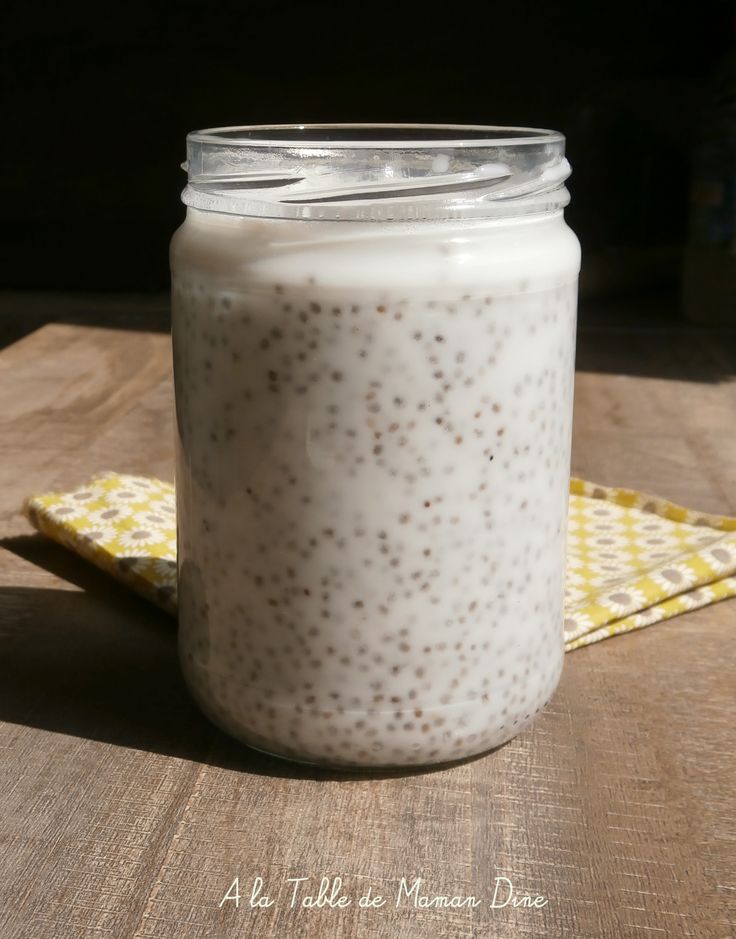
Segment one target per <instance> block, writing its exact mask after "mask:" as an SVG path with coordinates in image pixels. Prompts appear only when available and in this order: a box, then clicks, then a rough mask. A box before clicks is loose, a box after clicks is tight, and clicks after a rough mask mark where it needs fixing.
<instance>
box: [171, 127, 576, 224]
mask: <svg viewBox="0 0 736 939" xmlns="http://www.w3.org/2000/svg"><path fill="white" fill-rule="evenodd" d="M299 133H302V134H304V136H303V137H302V138H299ZM291 136H294V137H297V138H299V139H294V140H292V139H288V138H289V137H291ZM261 138H266V139H261ZM445 138H446V139H445ZM186 169H187V171H188V177H189V179H188V185H187V187H186V189H185V190H184V193H183V196H182V198H183V201H184V202H185V204H186V205H187V206H190V207H192V208H194V209H199V210H203V211H209V212H217V213H220V214H227V215H234V216H249V217H258V218H283V219H303V220H314V221H341V222H344V221H347V222H393V223H400V222H417V221H437V220H442V219H471V218H477V219H494V218H498V219H508V218H516V217H523V216H530V215H533V216H537V215H547V214H551V213H554V212H556V211H559V210H561V209H562V208H563V207H564V206H565V205H567V203H568V201H569V195H568V192H567V189H566V188H565V185H564V182H565V180H566V179H567V177H568V176H569V174H570V166H569V163H568V162H567V160H566V159H565V157H564V138H563V137H562V135H560V134H557V133H555V132H554V131H538V130H527V129H523V128H522V129H519V128H467V127H461V128H450V127H417V126H412V125H405V126H397V127H393V128H384V127H381V128H375V127H373V125H352V126H348V125H323V126H321V127H311V128H310V127H303V126H302V127H299V128H283V127H282V128H277V127H271V128H221V129H219V130H216V131H202V132H195V133H194V134H190V135H189V138H188V159H187V163H186Z"/></svg>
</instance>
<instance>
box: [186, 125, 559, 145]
mask: <svg viewBox="0 0 736 939" xmlns="http://www.w3.org/2000/svg"><path fill="white" fill-rule="evenodd" d="M564 140H565V138H564V136H563V135H562V134H561V133H559V132H558V131H555V130H548V129H546V128H541V127H510V126H509V127H506V126H503V125H494V124H488V125H483V124H341V123H338V124H244V125H240V126H233V127H209V128H205V129H202V130H195V131H192V132H191V133H189V134H188V135H187V141H188V142H189V143H190V144H200V145H207V146H218V145H220V146H223V147H232V146H234V145H235V146H237V145H238V144H242V145H244V146H251V147H269V148H274V149H277V148H282V147H283V148H285V149H294V148H300V149H302V148H304V149H307V148H310V147H314V148H318V149H326V150H329V149H333V148H334V149H342V148H349V149H357V148H367V149H370V148H376V149H381V150H384V149H391V148H396V149H403V148H406V147H412V148H413V149H425V148H426V149H434V148H439V149H443V148H447V147H483V146H487V147H494V148H495V147H519V146H524V145H532V146H533V145H539V144H564Z"/></svg>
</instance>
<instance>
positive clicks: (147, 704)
mask: <svg viewBox="0 0 736 939" xmlns="http://www.w3.org/2000/svg"><path fill="white" fill-rule="evenodd" d="M0 548H5V549H6V550H8V551H10V552H12V553H14V554H16V555H18V556H20V557H23V558H25V559H26V560H29V561H31V562H32V563H34V564H36V565H38V566H40V567H43V568H45V569H46V570H49V571H51V572H52V573H53V574H56V575H57V576H59V577H61V578H63V579H64V580H66V581H68V582H69V584H70V585H74V586H70V587H69V589H59V590H57V589H46V588H37V587H27V586H0V720H2V721H7V722H9V723H11V724H21V725H25V726H28V727H37V728H40V729H42V730H48V731H52V732H54V733H60V734H69V735H71V736H74V737H82V738H85V739H89V740H98V741H102V742H105V743H112V744H115V745H117V746H121V747H131V748H134V749H137V750H146V751H150V752H155V753H161V754H165V755H167V756H175V757H178V758H180V759H186V760H192V761H195V762H201V763H207V764H210V765H214V766H219V767H221V768H224V769H231V770H236V771H241V772H245V773H253V774H256V775H260V776H279V777H285V778H300V779H314V780H324V779H332V780H343V781H347V782H349V781H351V780H360V779H366V778H377V777H394V776H406V775H416V774H418V773H426V772H429V771H431V769H432V768H430V769H409V770H406V769H403V770H380V771H375V772H374V771H371V772H350V771H333V770H327V769H322V768H319V767H312V766H306V765H300V764H297V763H291V762H288V761H286V760H281V759H278V758H275V757H269V756H267V755H265V754H260V753H259V752H257V751H255V750H252V749H250V748H248V747H245V746H243V745H241V744H238V743H237V742H236V741H233V740H231V739H230V738H229V737H227V736H225V735H224V734H223V733H221V732H220V731H218V730H217V728H216V727H214V725H213V724H211V723H210V722H209V721H208V720H207V719H206V718H205V717H204V716H203V715H202V714H201V713H200V711H199V710H198V709H197V707H196V706H195V704H194V703H193V701H192V699H191V698H190V697H189V694H188V692H187V689H186V687H185V685H184V681H183V679H182V677H181V674H180V672H179V665H178V660H177V654H176V625H175V623H174V621H173V620H172V618H171V617H170V616H168V615H167V614H165V613H163V612H160V611H158V610H157V609H156V608H155V607H153V606H152V605H151V604H149V603H146V602H145V601H143V600H140V599H139V598H138V597H136V596H135V595H134V594H132V593H131V592H130V591H129V590H127V589H126V588H124V587H122V586H121V585H120V584H118V583H116V582H115V581H114V580H112V579H111V578H110V577H108V576H107V575H106V574H104V573H103V572H101V571H98V570H96V569H95V568H94V567H92V566H91V565H89V564H86V563H85V562H83V561H81V560H80V559H79V558H77V557H75V556H74V555H73V554H72V553H71V552H69V551H66V550H65V549H63V548H61V547H59V546H58V545H56V544H54V543H53V542H51V541H49V540H48V539H46V538H43V537H42V536H40V535H27V536H21V537H16V538H6V539H0ZM75 586H76V587H77V588H81V589H74V587H75ZM444 768H446V766H445V767H444Z"/></svg>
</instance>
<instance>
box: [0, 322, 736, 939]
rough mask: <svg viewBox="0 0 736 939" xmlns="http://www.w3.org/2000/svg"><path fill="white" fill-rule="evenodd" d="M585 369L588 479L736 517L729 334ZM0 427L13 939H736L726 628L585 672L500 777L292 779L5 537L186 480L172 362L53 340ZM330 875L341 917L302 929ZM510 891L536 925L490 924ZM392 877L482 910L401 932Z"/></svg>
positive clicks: (516, 917)
mask: <svg viewBox="0 0 736 939" xmlns="http://www.w3.org/2000/svg"><path fill="white" fill-rule="evenodd" d="M138 325H140V324H138ZM579 365H580V372H579V376H578V384H577V405H576V408H577V410H576V418H575V447H574V471H575V472H576V473H577V474H579V475H583V476H586V477H588V478H591V479H595V480H597V481H600V482H602V483H607V484H618V485H623V486H636V487H642V488H647V489H650V490H653V491H655V492H658V493H660V494H661V495H664V496H667V497H670V498H672V499H674V500H679V501H682V502H685V503H686V504H689V505H691V506H694V507H698V508H700V509H703V510H706V511H707V510H711V511H714V512H723V513H731V514H736V434H734V417H735V416H736V382H735V381H734V376H736V343H735V341H734V334H733V332H731V333H728V332H721V333H719V334H715V333H713V334H709V333H707V332H705V331H698V330H689V329H682V330H675V331H672V330H669V331H668V330H663V329H661V328H658V327H657V328H652V329H651V330H649V329H642V328H638V327H632V328H624V329H616V328H608V327H590V328H583V329H582V330H581V340H580V354H579ZM0 404H1V411H0V446H1V447H2V451H1V452H2V459H1V460H0V483H1V485H0V499H1V500H2V502H1V503H0V525H1V529H0V535H1V536H2V542H1V545H2V550H1V552H0V553H1V559H0V643H1V644H0V720H1V721H2V723H0V753H1V754H2V758H1V760H0V773H1V774H2V784H1V785H0V845H1V847H0V892H1V894H2V907H1V908H0V921H1V923H0V936H2V937H3V939H15V937H28V939H31V937H32V939H49V937H54V939H91V937H95V939H100V937H103V939H104V937H107V936H110V937H121V939H139V937H156V939H169V937H170V939H195V937H197V939H198V937H203V936H213V937H218V939H219V937H228V939H229V937H239V936H259V937H260V936H263V937H269V936H273V937H279V939H283V937H288V939H291V937H310V939H312V937H322V936H325V937H347V939H360V937H391V939H409V937H417V939H435V937H437V939H455V937H478V939H480V937H500V939H503V937H515V939H517V937H544V939H547V937H549V939H554V937H565V939H588V937H590V939H604V937H611V939H620V937H629V936H632V937H654V936H661V937H662V939H669V937H679V936H697V937H701V936H702V937H706V939H720V937H724V939H725V937H727V936H732V935H734V930H735V929H736V926H735V924H736V874H735V869H736V805H735V802H736V798H735V794H734V793H735V789H734V780H735V779H736V723H735V722H734V696H735V695H734V693H735V691H736V678H735V677H734V676H735V675H736V671H735V666H736V642H735V641H734V621H735V619H736V603H734V602H733V601H731V602H726V603H722V604H721V605H718V606H714V607H711V608H707V609H704V610H701V611H698V612H696V613H690V614H688V615H687V616H682V617H680V618H678V619H675V620H673V621H670V622H667V623H663V624H660V625H657V626H654V627H652V628H651V629H648V630H644V631H642V632H640V633H637V634H633V635H629V636H625V637H621V638H617V639H613V640H611V641H608V642H604V643H601V644H598V645H595V646H592V647H590V648H587V649H583V650H580V651H577V652H574V653H572V654H570V655H569V656H568V657H567V662H566V667H565V673H564V677H563V680H562V684H561V686H560V689H559V692H558V693H557V695H556V696H555V698H554V700H553V703H552V705H551V706H550V707H549V708H548V709H547V711H546V712H545V713H543V714H542V716H541V717H540V718H539V720H538V721H537V723H536V724H535V725H534V726H533V728H532V729H531V730H528V731H527V732H525V733H523V734H522V735H521V736H520V737H518V738H517V739H516V740H514V741H512V742H511V743H510V744H508V745H507V746H505V747H503V748H501V749H500V750H499V751H497V752H496V753H493V754H491V755H489V756H485V757H483V758H480V759H477V760H474V761H470V762H467V763H465V764H463V765H458V766H455V767H453V768H450V769H442V770H438V771H435V772H430V773H414V774H401V773H388V774H383V775H379V776H374V777H363V778H361V777H354V776H349V775H339V774H338V775H336V774H330V773H327V772H319V771H316V772H315V771H313V770H311V769H305V768H300V767H297V766H291V765H289V764H287V763H282V762H278V761H275V760H269V759H267V758H265V757H260V756H259V755H257V754H255V753H253V752H251V751H248V750H246V749H245V748H243V747H240V746H238V745H237V744H234V743H231V742H230V741H229V740H228V739H226V738H225V737H224V736H223V735H222V734H220V733H218V732H217V731H216V730H215V729H214V728H213V727H212V726H211V725H209V724H208V723H207V721H206V720H205V719H204V718H203V717H201V716H200V715H199V713H198V712H197V710H196V709H195V707H194V706H193V704H192V703H191V701H190V700H189V698H188V696H187V693H186V691H185V689H184V687H183V685H182V681H181V679H180V677H179V672H178V669H177V661H176V651H175V630H174V624H173V622H172V621H170V619H168V618H167V617H166V616H165V615H163V614H159V613H158V612H157V611H156V610H154V609H152V608H151V607H149V606H148V605H146V604H145V603H144V602H143V601H140V600H138V599H136V598H135V597H134V596H132V595H131V594H129V593H128V592H127V591H125V590H124V589H123V588H121V587H119V586H117V585H116V584H115V583H113V582H112V581H111V580H109V579H108V578H107V577H106V576H104V575H103V574H101V573H98V572H97V571H95V570H93V569H92V568H90V567H89V566H88V565H86V564H85V563H83V562H81V561H79V560H78V559H76V558H75V557H73V556H71V555H70V554H69V553H68V552H66V551H65V550H63V549H62V548H60V547H57V546H55V545H53V544H51V543H49V542H47V541H45V540H44V539H43V538H41V537H40V536H37V535H34V534H32V533H31V530H30V528H29V526H28V525H27V524H26V523H25V521H24V520H23V519H22V518H21V517H20V515H19V514H18V507H19V504H20V502H21V501H22V498H23V497H24V496H25V495H26V494H28V493H30V492H34V491H38V490H44V489H46V488H48V487H56V486H59V487H62V486H71V485H74V484H75V483H78V482H79V481H80V480H82V479H83V478H84V477H85V476H87V475H88V474H91V473H94V472H96V471H99V470H104V469H109V468H115V469H117V470H121V471H131V472H136V473H149V474H156V475H159V476H161V477H163V478H168V479H170V478H172V423H171V409H172V392H171V383H170V373H169V341H168V337H167V336H166V335H165V334H164V333H148V332H145V331H140V330H139V329H119V328H107V329H106V328H95V327H89V326H85V325H79V324H77V325H74V324H67V325H64V324H55V325H46V326H44V327H42V328H40V329H38V330H36V331H35V332H33V333H32V334H30V335H28V336H26V337H25V338H23V339H21V340H20V341H19V342H17V343H15V344H13V345H10V346H9V347H8V348H7V349H6V350H5V351H3V352H2V353H0ZM259 876H260V877H263V879H264V882H265V887H264V892H266V893H268V895H269V896H270V897H271V898H272V899H274V900H275V902H274V904H273V906H271V907H268V908H256V909H250V907H249V903H248V900H249V897H250V893H251V886H252V884H253V881H254V878H256V877H259ZM322 876H325V877H330V878H334V877H338V876H339V877H342V879H343V894H346V895H348V896H351V897H353V903H352V904H351V905H350V906H348V907H346V908H343V909H330V908H322V909H311V910H310V909H304V908H298V907H297V908H295V909H291V908H290V900H291V891H292V885H291V884H289V883H287V878H294V877H309V878H311V880H310V881H309V884H308V885H305V886H304V887H303V888H302V893H301V894H300V896H302V895H304V894H314V893H316V892H317V889H318V885H319V880H320V878H321V877H322ZM497 876H503V877H507V878H509V880H510V881H511V882H512V883H513V887H514V890H515V892H516V893H517V895H521V894H525V893H528V894H530V895H532V896H537V895H540V896H543V897H545V898H546V900H547V901H548V902H547V903H546V905H544V906H542V907H541V908H531V909H530V908H525V907H516V908H514V907H512V906H511V905H510V904H509V905H507V906H505V907H503V908H499V909H495V910H494V909H489V908H488V901H489V900H490V897H491V896H492V895H493V888H494V878H496V877H497ZM236 877H238V878H239V882H240V891H241V903H240V906H239V907H238V908H237V909H236V908H235V904H234V903H233V902H225V903H224V905H222V906H221V905H220V904H221V901H222V899H223V897H224V896H225V894H226V892H227V891H228V888H229V887H230V886H231V884H232V883H233V881H234V879H235V878H236ZM402 877H405V878H406V879H407V881H408V883H409V884H411V883H412V881H413V880H414V878H417V877H420V878H422V886H421V892H422V893H423V894H425V895H427V896H439V895H443V894H444V895H463V896H465V895H472V894H474V895H477V896H478V897H479V898H483V899H484V903H483V905H482V906H480V907H478V908H476V909H468V908H467V907H461V908H457V909H437V908H417V909H415V908H413V905H412V902H411V901H403V902H402V904H401V906H400V907H399V908H398V909H397V908H396V906H395V898H396V895H397V891H398V889H399V885H400V881H401V878H402ZM369 887H372V891H373V896H375V895H376V894H379V895H382V896H384V897H385V898H387V902H386V903H385V905H383V906H381V907H375V908H371V909H361V908H359V906H358V903H357V900H358V898H359V897H360V896H361V895H362V894H364V893H365V892H367V890H368V888H369Z"/></svg>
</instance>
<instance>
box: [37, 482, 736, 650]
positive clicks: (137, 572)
mask: <svg viewBox="0 0 736 939" xmlns="http://www.w3.org/2000/svg"><path fill="white" fill-rule="evenodd" d="M23 510H24V513H25V514H26V516H27V517H28V519H29V520H30V521H31V523H32V524H33V525H34V526H35V527H36V528H37V529H38V530H39V531H41V532H43V533H44V534H45V535H48V536H49V537H50V538H53V539H54V540H55V541H58V542H60V543H61V544H63V545H66V546H67V547H69V548H71V549H72V550H73V551H76V552H77V553H78V554H80V555H81V556H82V557H84V558H86V559H87V560H88V561H91V562H92V563H93V564H96V565H97V566H98V567H101V568H102V569H103V570H106V571H108V572H109V573H111V574H112V575H113V576H114V577H117V578H118V580H121V581H122V582H123V583H125V584H127V585H128V586H129V587H131V588H132V589H134V590H136V591H137V592H138V593H140V594H142V595H143V596H144V597H146V598H147V599H148V600H152V601H153V602H154V603H156V604H158V605H159V606H161V607H163V609H165V610H167V611H168V612H169V613H173V614H175V613H176V504H175V497H174V487H173V486H172V485H171V483H166V482H162V481H161V480H158V479H148V478H144V477H140V476H125V475H120V474H117V473H105V474H103V475H100V476H96V477H95V478H94V479H91V480H90V481H89V482H88V483H86V484H85V485H84V486H81V487H80V488H78V489H75V490H74V491H72V492H50V493H45V494H44V495H38V496H32V497H31V498H29V499H27V500H26V502H25V505H24V507H23ZM734 595H736V519H735V518H724V517H720V516H714V515H703V514H701V513H699V512H694V511H692V510H690V509H685V508H682V507H680V506H677V505H673V504H672V503H670V502H665V501H664V500H662V499H657V498H655V497H652V496H649V495H646V494H645V493H641V492H635V491H633V490H629V489H609V488H604V487H603V486H597V485H595V484H593V483H589V482H585V481H583V480H580V479H573V480H572V482H571V484H570V511H569V520H568V555H567V582H566V591H565V647H566V650H567V651H568V652H570V651H572V650H573V649H577V648H579V647H580V646H584V645H589V644H590V643H593V642H598V641H599V640H601V639H607V638H608V637H609V636H617V635H619V634H620V633H626V632H632V631H633V630H636V629H642V628H643V627H644V626H651V625H652V624H653V623H658V622H660V621H661V620H664V619H669V618H670V617H672V616H677V615H678V614H679V613H684V612H686V611H687V610H693V609H696V608H697V607H701V606H706V605H707V604H709V603H715V602H716V601H717V600H723V599H725V598H726V597H732V596H734Z"/></svg>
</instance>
